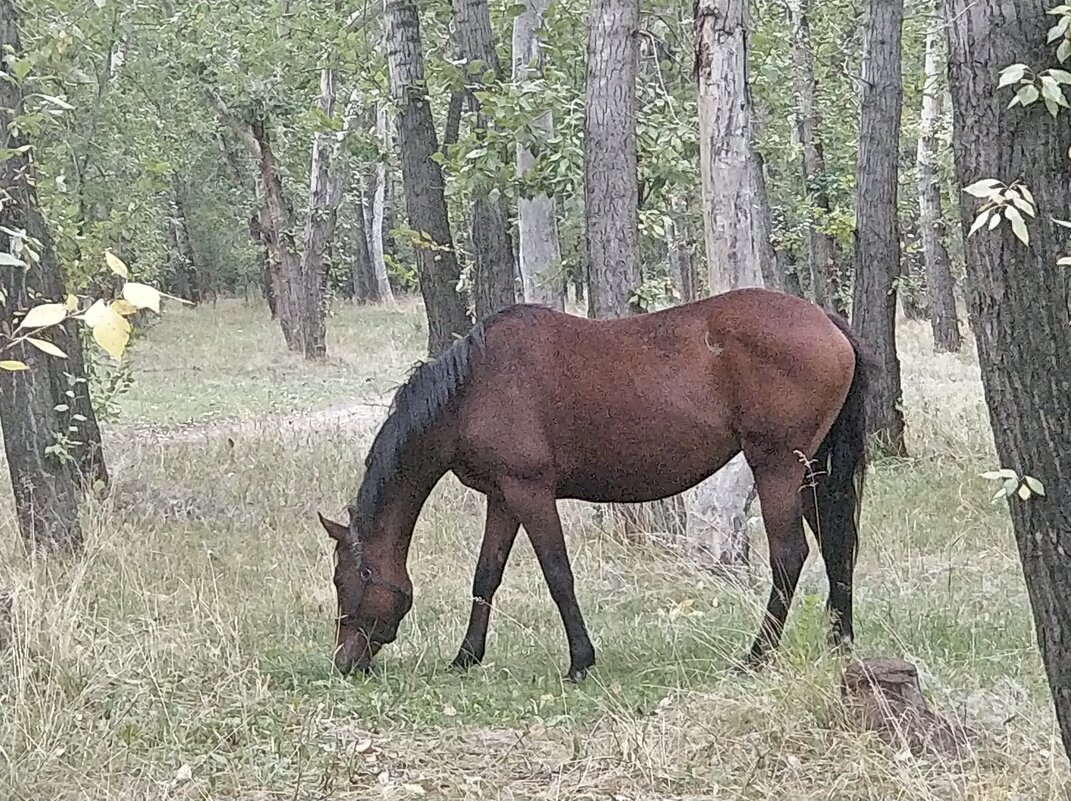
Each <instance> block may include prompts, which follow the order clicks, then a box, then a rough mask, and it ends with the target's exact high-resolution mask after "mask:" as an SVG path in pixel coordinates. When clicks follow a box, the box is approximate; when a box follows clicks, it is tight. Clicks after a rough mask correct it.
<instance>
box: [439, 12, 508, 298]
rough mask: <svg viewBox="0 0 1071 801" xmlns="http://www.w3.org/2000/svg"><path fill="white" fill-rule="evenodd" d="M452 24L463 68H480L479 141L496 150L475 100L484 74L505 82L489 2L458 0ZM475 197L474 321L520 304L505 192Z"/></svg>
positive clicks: (474, 82) (474, 87) (471, 77)
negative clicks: (463, 64)
mask: <svg viewBox="0 0 1071 801" xmlns="http://www.w3.org/2000/svg"><path fill="white" fill-rule="evenodd" d="M454 21H455V23H456V25H457V38H458V43H459V44H460V46H461V55H462V57H463V58H464V60H465V63H466V64H467V65H475V64H479V65H480V69H478V70H470V71H469V73H468V81H469V82H470V87H469V89H470V94H469V97H470V98H471V101H472V106H473V108H474V109H475V111H476V125H475V133H476V140H477V142H480V143H482V144H483V146H484V147H488V146H493V144H492V142H493V139H491V140H489V138H488V136H487V134H488V131H489V129H490V127H491V120H490V119H489V118H488V117H487V115H486V114H485V113H484V112H483V111H482V109H481V108H480V100H479V97H478V95H477V93H478V92H480V91H481V90H482V89H483V88H484V84H483V75H484V74H485V73H486V72H488V71H490V72H491V73H492V74H493V75H494V78H495V80H501V78H502V70H501V68H500V66H499V63H498V55H497V54H496V53H495V43H494V39H493V36H492V33H491V12H490V11H489V10H488V8H487V0H454ZM472 194H473V200H472V219H471V220H470V235H469V247H470V249H471V251H472V263H473V276H472V285H473V295H474V298H473V299H474V301H475V303H474V305H475V307H476V317H477V318H479V319H483V318H484V317H487V316H488V315H490V314H493V313H494V312H496V311H498V310H499V309H504V308H505V307H507V306H512V305H513V304H514V303H515V302H516V300H517V292H516V285H515V283H514V279H513V273H514V264H513V236H512V232H511V228H510V220H509V204H508V200H507V198H506V195H505V193H504V192H496V193H494V194H492V192H491V187H489V186H477V187H474V188H473V192H472ZM495 195H497V197H496V196H495Z"/></svg>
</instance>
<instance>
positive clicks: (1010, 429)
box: [948, 0, 1071, 754]
mask: <svg viewBox="0 0 1071 801" xmlns="http://www.w3.org/2000/svg"><path fill="white" fill-rule="evenodd" d="M1051 5H1052V4H1051V3H1049V2H1047V0H950V2H949V3H948V19H949V20H950V22H951V24H950V27H949V28H948V44H949V69H948V75H949V85H950V89H951V96H952V112H953V115H952V117H953V148H954V154H955V163H956V183H957V184H958V185H959V186H966V185H968V184H970V183H973V182H974V181H976V180H979V179H982V178H994V179H998V180H1002V181H1005V182H1007V183H1012V182H1013V181H1016V180H1019V181H1021V182H1022V183H1023V184H1024V185H1025V186H1027V187H1028V188H1029V189H1030V191H1031V193H1032V194H1033V197H1034V199H1035V200H1036V201H1037V217H1036V219H1030V218H1028V220H1029V222H1028V228H1029V232H1030V245H1029V247H1027V246H1025V245H1023V244H1022V243H1021V242H1020V241H1019V240H1018V239H1016V238H1015V236H1014V235H1013V234H1012V232H1011V230H1010V228H1009V225H1008V223H1007V222H1005V221H1002V222H1001V224H1000V225H999V226H998V227H997V229H996V230H993V231H989V230H987V229H984V228H983V230H982V231H980V232H978V233H976V234H974V235H973V236H971V237H969V238H967V239H966V264H967V281H966V288H967V293H966V294H967V299H968V306H969V310H970V323H971V328H972V330H973V332H974V335H975V337H976V339H977V343H978V359H979V362H980V364H981V372H982V384H983V387H984V389H985V398H986V405H987V406H988V407H989V416H990V422H991V424H992V428H993V438H994V441H995V444H996V450H997V454H998V456H999V458H1000V464H1001V466H1003V467H1008V468H1012V469H1014V470H1017V471H1018V472H1019V473H1020V474H1027V475H1030V476H1034V477H1035V478H1037V479H1039V480H1040V481H1041V482H1042V483H1043V484H1044V486H1045V490H1046V495H1045V497H1033V498H1031V499H1030V500H1027V501H1021V500H1020V499H1019V498H1017V497H1016V498H1012V499H1011V500H1010V501H1009V511H1010V514H1011V522H1012V526H1013V528H1014V530H1015V539H1016V541H1017V543H1018V546H1019V556H1020V558H1021V560H1022V564H1023V573H1024V576H1025V579H1026V586H1027V590H1028V593H1029V597H1030V605H1031V609H1032V610H1033V616H1034V624H1035V628H1036V632H1037V639H1038V645H1039V647H1040V650H1041V657H1042V661H1043V662H1044V665H1045V670H1046V673H1047V675H1048V680H1049V686H1050V688H1051V690H1052V694H1053V700H1054V703H1055V708H1056V717H1057V720H1058V721H1059V724H1060V732H1061V735H1062V737H1063V743H1064V749H1065V751H1066V752H1068V753H1069V754H1071V661H1069V660H1068V653H1071V559H1069V558H1068V553H1071V373H1069V372H1068V370H1067V358H1068V354H1069V353H1071V312H1069V309H1071V274H1069V273H1068V271H1067V268H1065V267H1061V266H1058V265H1057V263H1056V260H1057V258H1059V257H1061V256H1064V255H1067V253H1068V245H1067V232H1066V231H1065V230H1064V229H1062V228H1059V227H1057V226H1055V225H1054V224H1053V223H1052V222H1051V217H1057V218H1059V219H1066V218H1067V213H1068V212H1067V210H1068V209H1071V169H1069V166H1071V165H1069V163H1068V160H1067V152H1068V146H1069V145H1071V129H1069V128H1068V126H1067V121H1066V119H1065V114H1066V113H1067V112H1066V110H1061V111H1060V117H1059V118H1058V120H1055V121H1054V120H1052V119H1051V118H1050V117H1049V115H1048V114H1047V113H1046V111H1045V109H1044V108H1043V107H1042V104H1041V103H1040V102H1039V103H1037V104H1036V105H1031V106H1028V107H1027V108H1025V109H1023V108H1019V107H1016V108H1012V109H1009V108H1008V107H1007V106H1008V102H1009V100H1010V99H1011V96H1012V93H1013V92H1014V91H1015V90H1014V89H1010V88H1005V89H997V77H998V72H999V70H1001V69H1002V68H1003V67H1005V66H1007V65H1009V64H1014V63H1019V62H1022V63H1025V64H1030V65H1034V66H1036V67H1038V68H1040V67H1042V66H1048V65H1055V64H1056V63H1057V62H1056V60H1055V56H1054V48H1055V44H1053V45H1046V43H1045V38H1046V30H1047V29H1048V27H1049V26H1050V25H1051V24H1052V23H1053V22H1054V18H1053V17H1051V16H1049V15H1047V14H1046V11H1047V10H1048V9H1049V8H1050V7H1051ZM960 197H961V202H960V212H961V222H962V225H963V230H964V232H966V231H967V229H968V228H969V226H970V224H971V223H972V222H973V220H974V216H975V213H976V211H977V208H978V206H979V205H980V203H979V201H978V200H976V199H974V198H971V197H970V196H969V195H967V194H966V193H961V194H960Z"/></svg>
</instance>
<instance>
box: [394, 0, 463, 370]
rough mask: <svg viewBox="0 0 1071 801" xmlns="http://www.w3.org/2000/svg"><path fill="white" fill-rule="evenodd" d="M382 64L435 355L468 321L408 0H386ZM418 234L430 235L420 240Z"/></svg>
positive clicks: (417, 36)
mask: <svg viewBox="0 0 1071 801" xmlns="http://www.w3.org/2000/svg"><path fill="white" fill-rule="evenodd" d="M387 65H388V68H389V70H390V86H391V94H392V96H393V98H394V102H395V105H396V106H397V108H398V123H397V124H398V148H399V150H400V152H401V162H402V183H403V184H404V188H405V201H406V210H407V213H408V216H409V227H410V228H411V229H413V231H414V232H416V233H417V234H418V235H421V239H420V241H418V242H417V243H416V247H415V251H416V256H417V272H418V274H419V277H420V291H421V294H422V295H423V296H424V306H425V311H426V313H427V316H428V352H429V353H430V354H431V355H432V356H438V355H439V354H440V353H442V352H443V350H445V349H446V348H447V347H448V346H449V345H450V344H451V343H452V342H453V340H454V338H455V337H458V336H462V335H464V334H465V332H467V331H468V330H469V328H470V327H471V325H472V323H471V321H470V320H469V316H468V312H467V310H466V308H465V302H464V300H463V299H462V297H461V295H460V294H458V291H457V283H458V279H459V276H460V270H459V268H458V263H457V255H456V253H455V251H454V242H453V237H452V235H451V233H450V222H449V217H448V215H447V210H446V197H445V195H444V193H443V188H444V187H443V174H442V168H441V167H440V166H439V164H438V162H436V161H434V160H433V159H432V156H433V155H434V154H435V153H436V151H438V149H439V145H438V142H437V141H436V134H435V122H434V120H433V119H432V116H431V106H430V105H429V104H428V98H427V85H426V83H425V81H424V54H423V51H422V49H421V41H420V17H419V15H418V13H417V7H416V4H415V2H414V0H388V2H387ZM422 234H426V235H427V236H428V237H429V240H430V241H424V239H423V236H422Z"/></svg>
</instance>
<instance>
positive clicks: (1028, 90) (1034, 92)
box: [1008, 84, 1041, 108]
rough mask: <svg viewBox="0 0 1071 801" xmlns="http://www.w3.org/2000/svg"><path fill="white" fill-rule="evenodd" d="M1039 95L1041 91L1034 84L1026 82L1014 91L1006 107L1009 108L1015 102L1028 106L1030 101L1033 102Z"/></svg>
mask: <svg viewBox="0 0 1071 801" xmlns="http://www.w3.org/2000/svg"><path fill="white" fill-rule="evenodd" d="M1040 95H1041V92H1039V91H1038V88H1037V87H1036V86H1034V84H1028V85H1026V86H1024V87H1023V88H1022V89H1020V90H1019V91H1018V92H1016V93H1015V97H1013V98H1012V99H1011V102H1010V103H1009V104H1008V108H1011V107H1012V106H1014V105H1015V104H1016V103H1018V104H1019V105H1022V106H1029V105H1030V104H1031V103H1033V102H1035V101H1036V100H1037V99H1038V97H1040Z"/></svg>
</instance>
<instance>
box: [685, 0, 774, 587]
mask: <svg viewBox="0 0 1071 801" xmlns="http://www.w3.org/2000/svg"><path fill="white" fill-rule="evenodd" d="M693 10H694V15H695V20H694V32H695V41H694V57H695V77H696V80H697V82H698V85H699V154H700V155H699V158H700V167H701V175H702V189H703V223H704V225H703V228H704V233H705V237H706V253H707V270H708V273H709V276H710V291H711V292H712V293H715V294H717V293H719V292H725V291H727V290H730V289H736V288H739V287H746V286H762V285H763V284H764V277H765V276H772V275H774V274H775V270H776V267H775V266H774V264H773V261H774V254H773V248H772V246H771V245H770V237H769V229H770V222H769V215H768V204H767V203H766V200H765V197H764V195H765V182H764V180H763V176H762V175H761V174H760V170H761V169H762V165H761V162H760V160H759V158H758V154H757V153H756V152H755V148H754V130H753V125H754V123H753V120H752V108H751V90H750V88H749V82H748V61H747V59H748V38H749V36H748V25H749V20H748V7H747V3H746V2H744V1H743V0H695V3H694V6H693ZM754 484H755V479H754V476H753V475H752V473H751V468H750V466H749V465H748V463H747V461H746V460H745V459H744V457H743V455H737V456H736V457H735V458H734V459H733V460H732V461H730V462H729V464H727V465H726V466H725V467H724V468H722V469H721V470H720V471H718V472H717V473H715V474H714V475H713V476H711V477H710V478H708V479H707V480H706V481H703V482H702V483H701V484H699V486H697V487H696V488H695V489H694V491H693V492H692V493H690V495H691V498H690V503H689V509H688V525H687V530H686V535H687V541H688V543H689V547H690V548H692V549H697V550H699V551H701V552H704V553H709V554H713V559H714V561H715V562H717V563H718V564H719V565H721V566H723V567H730V568H739V567H745V566H746V565H747V564H748V559H749V545H748V535H747V518H748V514H749V510H750V508H751V502H752V500H753V498H754Z"/></svg>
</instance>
